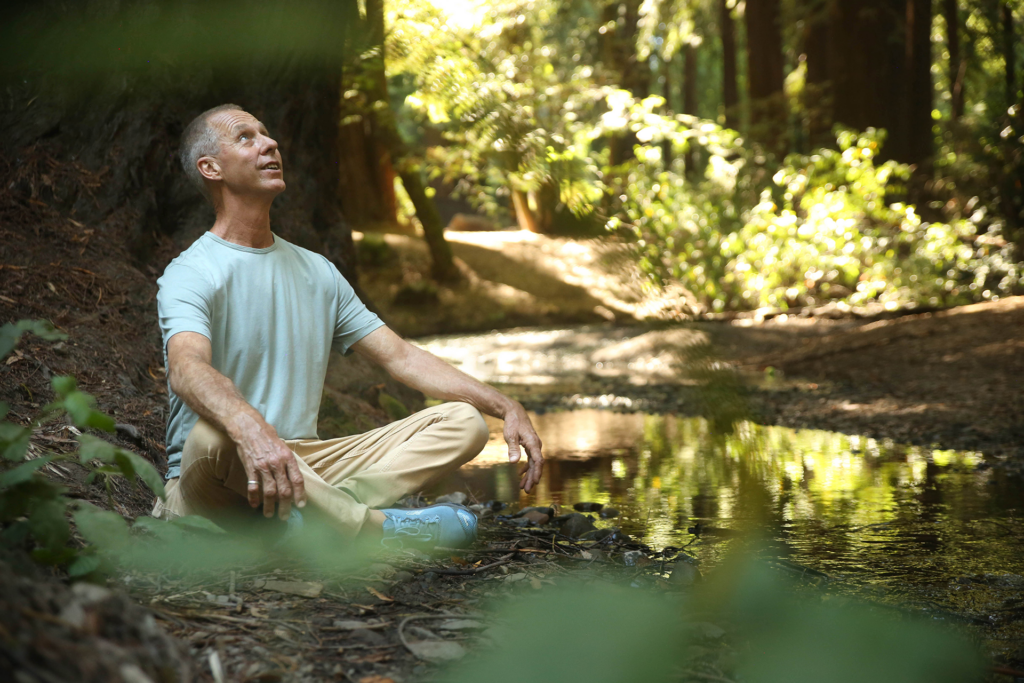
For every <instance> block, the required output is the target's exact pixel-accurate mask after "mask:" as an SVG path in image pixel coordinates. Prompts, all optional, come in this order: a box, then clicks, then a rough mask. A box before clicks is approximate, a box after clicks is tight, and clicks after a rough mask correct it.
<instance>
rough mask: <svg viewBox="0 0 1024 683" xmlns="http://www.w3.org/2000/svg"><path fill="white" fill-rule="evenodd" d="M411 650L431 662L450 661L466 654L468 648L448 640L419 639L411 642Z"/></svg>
mask: <svg viewBox="0 0 1024 683" xmlns="http://www.w3.org/2000/svg"><path fill="white" fill-rule="evenodd" d="M409 651H410V652H412V653H413V654H414V655H416V656H417V657H419V658H420V659H426V660H427V661H430V662H448V661H451V660H453V659H462V658H463V657H465V656H466V648H464V647H462V646H461V645H459V644H458V643H453V642H450V641H447V640H418V641H416V642H415V643H409Z"/></svg>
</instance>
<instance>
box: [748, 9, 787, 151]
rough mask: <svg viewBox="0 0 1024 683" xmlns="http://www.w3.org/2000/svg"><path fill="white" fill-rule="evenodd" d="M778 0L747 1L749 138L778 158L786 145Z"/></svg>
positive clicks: (785, 116) (785, 115)
mask: <svg viewBox="0 0 1024 683" xmlns="http://www.w3.org/2000/svg"><path fill="white" fill-rule="evenodd" d="M780 9H781V3H780V0H747V8H746V14H745V20H746V21H745V23H746V28H747V92H748V94H749V96H750V137H751V138H752V139H753V140H754V141H756V142H758V143H760V144H761V145H763V146H764V147H765V148H766V149H768V150H770V151H772V152H774V153H775V154H776V155H778V156H779V157H781V156H782V155H784V154H785V152H786V148H787V141H786V128H787V120H786V119H787V114H786V101H785V94H784V92H783V79H784V74H783V58H782V32H781V29H780V26H779V20H780Z"/></svg>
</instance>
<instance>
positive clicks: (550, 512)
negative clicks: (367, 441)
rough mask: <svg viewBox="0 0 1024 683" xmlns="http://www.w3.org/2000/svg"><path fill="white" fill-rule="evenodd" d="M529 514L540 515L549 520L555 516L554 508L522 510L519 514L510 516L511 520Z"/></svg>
mask: <svg viewBox="0 0 1024 683" xmlns="http://www.w3.org/2000/svg"><path fill="white" fill-rule="evenodd" d="M530 513H540V514H542V515H547V516H548V518H549V519H550V518H551V517H554V516H555V509H554V508H541V507H529V508H523V509H522V510H520V511H519V512H517V513H515V514H514V515H512V519H515V518H516V517H525V516H526V515H528V514H530Z"/></svg>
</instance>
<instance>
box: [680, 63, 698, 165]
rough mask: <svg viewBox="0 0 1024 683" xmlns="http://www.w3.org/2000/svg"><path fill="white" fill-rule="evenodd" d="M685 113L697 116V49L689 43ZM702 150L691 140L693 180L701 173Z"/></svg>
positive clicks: (689, 153) (689, 161)
mask: <svg viewBox="0 0 1024 683" xmlns="http://www.w3.org/2000/svg"><path fill="white" fill-rule="evenodd" d="M683 113H684V114H689V115H690V116H697V48H695V47H694V46H693V44H692V43H687V44H686V46H685V47H684V48H683ZM699 166H700V149H699V148H698V146H697V141H696V140H694V139H693V138H690V140H689V149H688V151H687V153H686V177H687V178H690V179H691V180H693V179H695V178H697V177H698V176H699V173H700V168H699Z"/></svg>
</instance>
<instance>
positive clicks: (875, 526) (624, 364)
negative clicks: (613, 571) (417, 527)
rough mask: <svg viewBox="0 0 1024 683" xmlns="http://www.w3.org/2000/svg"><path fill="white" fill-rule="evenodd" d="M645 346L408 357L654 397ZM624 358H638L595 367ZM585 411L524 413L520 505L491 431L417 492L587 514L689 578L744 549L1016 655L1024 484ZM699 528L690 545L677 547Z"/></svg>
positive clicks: (541, 340) (615, 338)
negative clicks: (529, 428)
mask: <svg viewBox="0 0 1024 683" xmlns="http://www.w3.org/2000/svg"><path fill="white" fill-rule="evenodd" d="M644 334H645V332H644V331H643V330H639V329H625V328H623V329H619V330H615V331H613V333H607V332H606V333H603V334H597V333H595V331H594V330H593V329H591V328H581V329H576V330H573V329H566V330H524V331H518V332H511V333H510V332H502V333H493V334H491V335H468V336H455V337H439V338H432V339H426V340H420V341H419V342H418V343H419V344H420V345H421V346H423V347H424V348H427V349H429V350H430V351H431V352H433V353H436V354H438V355H440V356H442V357H444V358H446V359H447V360H448V361H449V362H452V363H453V364H455V365H456V366H458V367H461V368H462V369H463V370H465V371H467V372H469V373H470V374H473V375H474V376H476V377H477V378H479V379H481V380H483V381H487V382H490V383H491V384H493V385H495V386H498V387H499V388H503V387H506V388H509V389H510V390H511V391H512V393H515V394H517V395H521V394H522V392H523V390H524V387H525V388H526V390H527V393H530V391H532V392H534V394H531V395H535V393H536V392H537V391H554V392H558V393H564V392H570V393H571V392H572V391H573V390H574V387H573V383H574V379H573V378H583V377H587V376H589V377H594V376H595V375H598V376H608V375H609V373H610V374H613V375H615V374H618V375H619V376H620V378H622V379H624V380H625V381H631V382H633V383H650V382H655V381H656V379H655V378H656V376H657V374H658V373H659V372H661V373H662V374H664V373H665V368H664V363H663V362H661V361H659V360H658V356H657V354H656V353H653V352H645V351H644V349H643V345H642V344H640V343H639V342H638V341H637V340H638V339H640V338H642V337H643V335H644ZM623 346H625V348H630V346H632V347H633V348H634V349H638V353H637V357H636V358H634V359H631V360H628V361H627V360H620V362H607V361H606V360H597V359H595V356H596V358H598V359H600V358H604V359H607V358H609V354H608V350H609V348H612V349H614V348H616V347H620V348H621V347H623ZM598 364H600V365H598ZM659 365H660V366H661V367H659ZM578 403H579V404H580V405H587V404H588V403H589V404H593V403H595V401H580V402H578ZM597 403H600V404H604V405H606V406H609V408H605V409H597V408H593V407H583V408H579V409H572V410H551V411H546V410H542V411H538V412H533V413H531V419H532V420H533V423H534V425H535V427H536V428H537V431H538V433H539V434H540V437H541V439H542V441H543V442H544V454H545V458H546V460H547V463H546V468H545V471H544V477H543V480H542V481H541V483H540V485H539V486H538V488H537V490H536V491H535V492H534V493H533V494H531V495H526V494H523V493H522V492H520V491H519V490H518V488H517V483H518V480H519V478H518V474H517V466H514V465H510V464H509V463H508V462H507V451H506V447H505V444H504V440H503V439H502V437H501V423H500V421H498V420H492V419H489V420H488V424H489V425H490V428H491V439H490V441H489V442H488V444H487V446H486V447H485V449H484V452H483V453H481V455H480V456H479V457H478V458H477V459H476V460H474V461H473V462H472V463H470V464H469V465H467V466H465V467H463V468H462V469H461V470H460V471H459V472H457V473H456V474H455V475H453V476H452V477H450V478H449V479H447V480H446V481H444V482H441V483H440V484H439V485H438V487H437V488H436V490H435V491H434V492H433V493H442V492H449V491H453V490H463V491H467V492H469V493H470V494H471V495H473V496H474V497H475V498H476V499H477V500H480V501H484V500H492V499H494V500H501V501H505V502H509V503H511V504H512V505H513V506H516V507H518V506H525V505H550V504H558V505H560V506H562V507H563V508H568V509H570V510H571V506H572V505H573V504H574V503H578V502H595V503H602V504H604V505H605V506H610V507H613V508H616V509H617V510H619V512H620V515H619V516H618V517H616V518H614V519H609V520H598V521H597V525H598V526H600V527H618V528H621V529H622V530H623V531H625V532H626V533H628V534H630V535H631V536H633V537H634V538H636V539H638V540H641V541H642V542H644V543H646V544H648V545H650V546H651V547H653V548H656V549H661V548H664V547H667V546H673V547H677V548H680V547H684V546H685V547H686V550H687V552H690V553H692V554H693V555H694V556H695V557H696V558H697V559H698V560H699V562H700V566H701V568H702V570H704V571H706V570H707V568H712V567H714V565H715V564H716V563H717V562H719V561H720V560H721V559H722V558H723V557H724V555H725V554H726V553H727V552H728V551H729V550H730V548H733V547H735V546H736V544H738V543H744V542H746V541H748V540H749V541H753V540H758V541H759V542H760V543H761V544H762V546H761V548H762V550H761V552H762V553H765V552H766V553H767V554H768V555H770V556H772V557H774V558H779V559H783V560H788V561H789V562H790V563H795V564H796V565H797V566H802V567H807V568H810V569H812V570H814V571H816V572H821V573H823V574H826V575H827V576H828V577H829V578H828V584H829V590H831V591H834V592H839V593H843V594H848V595H851V596H854V597H859V598H866V599H869V600H872V601H875V602H881V603H886V604H891V605H894V606H897V607H899V608H900V609H905V610H911V611H922V612H924V613H927V614H929V615H931V616H932V617H933V618H935V619H941V620H949V621H954V622H962V623H966V624H968V625H970V627H971V630H972V631H974V632H975V633H976V634H977V635H978V636H979V637H980V638H981V639H983V640H984V641H986V645H987V649H988V650H989V652H990V653H992V654H1000V653H1002V654H1005V655H1012V654H1013V653H1015V652H1016V651H1017V649H1018V648H1020V647H1021V644H1022V643H1024V627H1022V625H1021V624H1022V622H1024V553H1022V552H1021V543H1022V540H1024V523H1022V521H1021V516H1020V510H1021V509H1022V508H1024V482H1022V481H1021V480H1020V479H1019V478H1014V477H1008V476H1005V475H1004V474H1003V472H1002V470H1001V469H1000V468H992V467H990V466H989V464H988V463H987V462H986V461H985V458H984V457H983V456H982V454H980V453H976V452H957V451H947V450H935V449H928V448H921V447H911V446H903V445H900V444H894V443H889V442H882V441H877V440H874V439H870V438H866V437H861V436H855V435H854V436H851V435H845V434H837V433H832V432H824V431H816V430H793V429H787V428H783V427H766V426H761V425H757V424H753V423H749V422H744V423H741V424H739V425H738V428H737V429H736V431H735V433H733V434H732V435H730V436H727V437H722V436H716V435H714V434H712V433H711V430H710V429H709V428H708V425H707V423H706V422H705V421H704V420H703V419H701V418H696V417H681V416H677V415H671V414H645V413H640V412H623V410H624V409H626V408H628V406H629V402H628V399H626V400H617V399H616V397H614V396H611V397H609V396H604V397H603V398H601V399H600V401H597ZM698 525H700V527H701V529H702V530H703V533H701V534H700V535H699V536H696V535H694V534H693V533H690V531H689V530H692V529H695V528H697V527H698ZM709 527H710V528H711V529H712V530H711V531H707V529H708V528H709Z"/></svg>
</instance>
